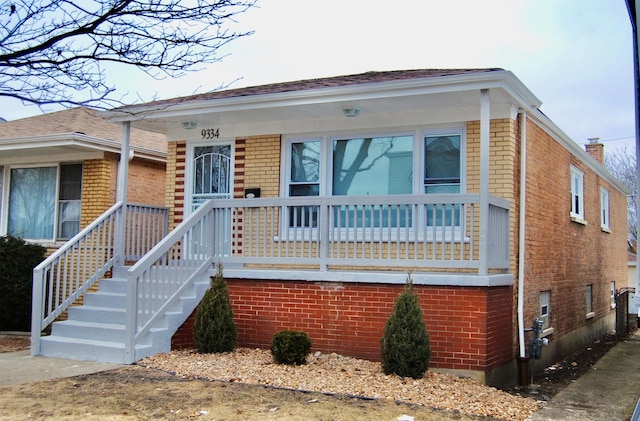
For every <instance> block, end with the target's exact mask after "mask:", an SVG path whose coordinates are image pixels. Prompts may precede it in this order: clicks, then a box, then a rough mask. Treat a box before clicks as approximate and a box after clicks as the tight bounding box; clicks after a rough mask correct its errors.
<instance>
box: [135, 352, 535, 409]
mask: <svg viewBox="0 0 640 421" xmlns="http://www.w3.org/2000/svg"><path fill="white" fill-rule="evenodd" d="M138 364H139V365H142V366H145V367H150V368H157V369H160V370H163V371H168V372H171V373H174V374H175V375H177V376H181V377H184V378H199V379H207V380H218V381H226V382H239V383H247V384H256V385H266V386H272V387H280V388H287V389H297V390H305V391H315V392H322V393H328V394H340V395H350V396H359V397H366V398H374V399H391V400H393V401H399V402H406V403H412V404H419V405H424V406H426V407H429V408H438V409H446V410H452V411H459V412H461V413H464V414H468V415H477V416H488V417H494V418H498V419H503V420H524V419H526V418H527V417H528V416H529V415H530V414H531V413H532V412H534V411H536V410H537V409H539V408H540V405H541V404H540V403H539V402H537V401H535V400H533V399H530V398H524V397H520V396H514V395H511V394H509V393H507V392H504V391H501V390H499V389H496V388H493V387H488V386H485V385H483V384H480V383H478V382H476V381H474V380H471V379H467V378H460V377H457V376H453V375H449V374H442V373H435V372H433V371H431V370H429V371H427V373H426V374H425V376H424V377H423V378H422V379H420V380H414V379H411V378H402V377H399V376H395V375H389V376H387V375H385V374H384V373H383V372H382V369H381V367H380V363H376V362H371V361H367V360H360V359H356V358H351V357H345V356H341V355H337V354H320V353H319V352H316V353H315V354H313V355H310V356H309V357H308V358H307V364H305V365H300V366H286V365H280V364H276V363H275V362H274V361H273V358H272V356H271V353H270V352H269V351H268V350H263V349H248V348H238V349H236V350H235V351H233V352H229V353H222V354H198V353H197V352H195V351H172V352H171V353H168V354H159V355H156V356H153V357H148V358H145V359H143V360H141V361H139V362H138Z"/></svg>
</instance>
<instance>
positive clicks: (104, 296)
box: [84, 291, 127, 308]
mask: <svg viewBox="0 0 640 421" xmlns="http://www.w3.org/2000/svg"><path fill="white" fill-rule="evenodd" d="M84 304H86V305H88V306H94V307H111V308H124V307H125V306H126V304H127V295H126V294H125V293H122V292H105V291H98V292H89V293H87V294H85V295H84Z"/></svg>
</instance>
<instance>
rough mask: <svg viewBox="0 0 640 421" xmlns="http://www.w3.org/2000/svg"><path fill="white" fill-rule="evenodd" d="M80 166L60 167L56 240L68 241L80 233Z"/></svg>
mask: <svg viewBox="0 0 640 421" xmlns="http://www.w3.org/2000/svg"><path fill="white" fill-rule="evenodd" d="M81 199H82V164H73V165H61V166H60V189H59V193H58V238H59V239H69V238H71V237H73V236H74V235H75V234H77V233H78V232H79V231H80V210H81V209H80V207H81Z"/></svg>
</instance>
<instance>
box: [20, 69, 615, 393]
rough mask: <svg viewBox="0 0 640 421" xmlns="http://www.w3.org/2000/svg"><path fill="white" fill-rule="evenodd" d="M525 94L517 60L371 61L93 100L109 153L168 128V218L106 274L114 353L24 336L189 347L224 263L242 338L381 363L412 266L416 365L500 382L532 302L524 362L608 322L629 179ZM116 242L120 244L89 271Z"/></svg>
mask: <svg viewBox="0 0 640 421" xmlns="http://www.w3.org/2000/svg"><path fill="white" fill-rule="evenodd" d="M539 107H540V101H539V100H538V99H537V98H536V97H535V96H534V95H533V94H532V93H531V92H530V91H529V90H528V89H527V88H526V87H525V86H524V85H523V84H522V83H521V82H520V81H519V80H518V79H517V78H516V77H515V76H514V75H513V74H512V73H511V72H508V71H504V70H501V69H470V70H407V71H388V72H370V73H364V74H357V75H349V76H339V77H331V78H324V79H314V80H305V81H296V82H287V83H279V84H272V85H265V86H257V87H249V88H241V89H232V90H226V91H219V92H211V93H207V94H201V95H195V96H191V97H186V98H177V99H170V100H165V101H157V102H153V103H148V104H141V105H133V106H128V107H122V108H119V109H116V110H112V111H110V112H107V113H105V115H106V116H107V117H108V118H110V120H111V121H114V122H122V125H123V133H124V134H125V135H124V137H123V152H122V153H123V154H125V153H126V150H125V148H124V146H125V145H126V143H127V141H126V140H127V134H126V133H127V130H128V128H129V127H131V126H133V127H137V128H140V129H147V130H152V131H155V132H158V133H164V134H166V136H167V142H168V162H167V189H168V196H167V206H168V207H169V208H170V211H169V212H170V226H171V227H172V228H174V229H173V231H172V232H171V233H169V235H168V236H167V237H165V238H164V239H163V240H162V241H161V242H160V243H159V244H158V245H157V246H156V247H155V248H154V249H153V250H152V251H151V252H150V253H149V254H147V255H146V256H145V257H143V258H142V259H141V260H139V261H138V262H137V263H136V264H135V265H134V266H133V267H130V268H119V267H114V279H112V280H109V281H100V290H101V291H103V289H104V291H116V290H117V291H120V292H119V294H120V295H119V297H120V298H119V299H120V304H119V305H118V306H119V307H118V309H117V314H118V315H122V317H121V318H118V319H117V320H119V322H118V323H119V324H118V326H121V327H120V328H119V329H121V331H122V332H120V333H118V334H117V335H116V334H114V335H113V340H112V341H113V346H112V348H113V349H116V351H115V352H112V353H107V352H106V350H105V351H104V352H103V350H102V348H106V347H107V346H106V345H103V344H102V343H100V344H99V343H97V342H95V341H93V342H92V341H88V342H86V343H83V342H77V341H76V342H74V344H73V346H72V347H69V346H67V347H65V346H64V344H65V343H68V342H69V341H70V339H69V336H73V334H71V333H69V334H65V333H64V332H63V331H64V329H63V327H64V326H61V327H59V328H57V327H56V324H55V323H54V326H53V331H52V335H51V336H50V337H47V338H43V339H42V343H41V344H40V342H39V335H37V334H34V335H33V340H34V346H32V352H33V353H36V354H37V353H40V352H42V353H43V354H45V355H67V356H68V355H70V354H69V352H70V351H69V350H70V349H71V350H73V351H72V354H74V355H75V357H77V358H89V359H91V358H93V359H102V360H110V361H119V362H133V361H136V360H137V359H139V358H142V357H144V356H145V355H149V354H152V353H155V352H161V351H168V350H169V349H170V347H171V343H172V342H173V346H174V347H180V346H184V345H186V344H188V343H189V342H190V341H192V320H193V319H192V318H188V316H189V315H190V314H191V312H192V311H193V309H194V308H195V306H196V305H197V302H198V300H199V297H201V296H202V294H203V293H204V291H205V290H206V288H207V286H208V282H209V279H208V278H209V276H211V275H213V274H214V265H215V264H216V263H222V265H223V266H224V275H225V278H226V279H227V282H228V286H229V291H230V294H231V300H232V304H233V310H234V317H235V321H236V328H237V331H238V344H239V345H240V346H244V347H268V346H269V344H270V341H271V337H272V335H273V334H274V333H275V332H277V331H279V330H282V329H299V330H304V331H306V332H307V333H308V334H309V335H310V337H311V338H312V341H313V348H314V350H318V351H321V352H337V353H341V354H347V355H352V356H357V357H364V358H370V359H374V360H375V359H379V358H380V350H379V348H380V338H381V336H382V332H383V328H384V324H385V322H386V320H387V318H388V317H389V315H390V314H391V311H392V308H393V304H394V302H395V300H396V298H397V296H398V294H399V293H400V292H401V290H402V288H403V286H404V284H405V282H406V280H407V277H408V276H409V274H410V276H411V279H412V281H413V283H414V285H415V290H416V292H417V294H418V295H419V298H420V304H421V306H422V308H423V310H424V318H425V323H426V325H427V328H428V330H429V334H430V338H431V349H432V358H431V362H430V367H432V368H434V369H439V370H448V371H451V372H454V373H459V374H464V375H471V376H474V377H475V378H477V379H479V380H481V381H484V382H486V383H488V384H492V385H505V384H513V383H515V382H517V373H518V371H519V370H518V363H517V361H522V362H521V366H520V368H522V364H524V361H526V357H527V356H529V350H528V345H529V341H530V339H531V336H532V333H531V332H530V331H529V328H530V327H531V326H532V325H533V322H534V319H540V320H541V321H542V324H543V332H542V335H543V336H545V337H547V338H548V339H549V340H550V345H549V346H548V347H546V348H545V349H544V350H543V352H542V359H541V362H539V363H537V364H547V363H552V362H554V361H556V360H557V358H559V357H560V356H561V355H562V354H565V353H568V352H570V351H572V350H574V349H576V348H578V347H580V346H582V345H583V344H586V343H588V342H589V341H590V340H592V339H593V338H596V337H599V336H600V335H602V334H603V333H605V332H608V331H610V330H611V329H613V326H614V321H615V320H614V318H615V312H614V311H613V310H612V308H611V300H610V294H611V289H612V288H617V285H618V284H620V283H624V282H626V280H625V277H626V244H627V243H626V231H627V229H626V226H627V222H626V193H627V192H626V190H625V188H624V187H623V186H622V185H621V184H620V183H619V182H618V181H617V180H616V179H615V178H614V177H612V176H611V175H610V174H609V173H608V172H607V171H606V170H605V168H604V166H603V165H602V145H598V144H593V145H590V146H589V148H590V152H589V153H587V152H586V151H584V150H583V149H582V148H581V147H579V146H578V145H577V144H576V143H575V142H574V141H573V140H571V139H570V138H568V137H567V135H565V134H564V133H563V132H562V131H561V130H560V129H559V128H558V127H557V126H556V125H555V124H554V123H553V122H551V121H550V120H549V119H548V118H547V117H546V116H545V115H544V114H543V113H542V112H541V111H540V110H539ZM590 155H593V156H595V157H596V159H594V158H593V157H592V156H590ZM79 241H80V240H79ZM82 241H84V240H82ZM121 254H122V251H119V250H118V249H117V248H116V247H114V252H113V254H112V255H109V256H107V257H106V258H105V259H104V265H103V266H101V269H100V270H99V271H98V272H99V273H101V272H100V271H104V270H105V268H107V269H110V268H111V265H110V263H109V262H110V261H113V262H116V263H114V265H115V266H117V265H118V264H119V263H120V264H121V263H122V261H123V260H124V259H123V258H122V256H121ZM64 264H65V263H64V262H59V263H54V262H51V263H50V264H48V265H47V266H46V267H45V266H43V268H41V269H42V272H43V273H45V275H41V274H40V273H39V272H38V274H37V279H40V278H39V276H44V279H45V281H43V285H44V288H45V289H46V288H47V287H49V288H51V287H50V285H52V284H53V285H54V286H53V288H54V289H57V288H59V287H58V286H57V285H59V282H61V281H60V280H59V279H58V278H56V277H55V276H50V275H46V274H51V273H57V272H56V271H59V269H58V268H59V267H61V266H64ZM94 278H96V277H94ZM91 283H92V282H86V283H85V284H83V288H85V287H86V286H87V285H90V284H91ZM109 294H111V295H109ZM43 295H46V293H43ZM34 297H35V296H34ZM194 297H195V298H194ZM85 299H89V297H86V298H85ZM99 299H100V300H105V301H106V300H107V299H111V300H113V299H114V294H113V293H107V292H105V293H102V294H101V293H98V294H96V297H93V296H92V297H91V300H99ZM42 300H43V301H45V302H46V300H45V299H44V298H42ZM40 301H41V299H40V298H38V297H36V299H34V314H38V312H40V313H42V314H44V317H43V318H42V320H37V323H36V324H35V325H34V326H41V327H42V328H43V329H44V327H46V326H47V325H48V323H49V322H51V321H52V320H53V318H54V317H52V316H51V312H52V311H53V307H55V306H53V307H51V306H49V307H47V306H46V305H44V304H42V305H41V304H39V303H40ZM105 301H101V302H103V303H104V302H105ZM114 314H116V313H114ZM103 317H104V316H103ZM34 320H35V318H34ZM111 320H115V316H114V318H112V319H111ZM185 320H186V323H185ZM113 323H115V322H113ZM105 329H106V328H105ZM95 330H96V327H95V326H93V331H95ZM105 331H106V330H105ZM86 334H87V335H89V334H91V332H88V333H86ZM106 337H107V335H106V333H101V336H100V338H102V340H105V338H106ZM172 338H173V339H172ZM83 345H84V347H85V348H87V349H88V350H90V351H82V349H83ZM100 347H102V348H100ZM65 352H66V353H67V354H65ZM518 357H523V358H520V359H519V358H518ZM537 366H538V367H541V366H542V365H537Z"/></svg>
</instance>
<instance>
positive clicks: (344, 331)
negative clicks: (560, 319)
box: [171, 279, 513, 371]
mask: <svg viewBox="0 0 640 421" xmlns="http://www.w3.org/2000/svg"><path fill="white" fill-rule="evenodd" d="M227 282H228V286H229V292H230V295H231V302H232V305H233V311H234V319H235V322H236V329H237V331H238V346H240V347H250V348H269V345H270V343H271V337H272V335H273V334H274V333H276V332H278V331H280V330H284V329H295V330H303V331H305V332H307V333H308V334H309V336H310V337H311V339H312V341H313V348H312V349H313V351H321V352H325V353H328V352H337V353H339V354H343V355H350V356H354V357H359V358H366V359H369V360H374V361H379V360H380V338H381V337H382V333H383V330H384V325H385V323H386V321H387V318H388V317H389V315H390V314H391V312H392V310H393V304H394V302H395V300H396V299H397V297H398V295H399V294H400V292H401V290H402V288H403V286H402V285H385V284H363V283H357V284H356V283H331V282H304V281H271V282H269V281H251V280H236V279H230V280H227ZM415 290H416V292H417V294H418V296H419V299H420V305H421V307H422V309H423V311H424V315H425V317H424V318H425V323H426V325H427V329H428V331H429V335H430V339H431V350H432V356H431V363H430V366H431V367H438V368H448V369H458V370H480V371H484V370H487V369H490V368H492V367H496V366H498V365H500V364H503V363H505V362H507V361H509V360H511V359H512V358H513V355H512V354H513V353H512V347H513V345H512V331H513V325H512V317H511V309H512V307H513V306H512V304H513V299H512V296H513V293H512V288H511V287H495V288H480V287H478V288H473V287H441V286H421V285H416V286H415ZM193 322H194V315H193V314H192V315H191V316H189V318H188V319H187V321H186V322H185V323H184V325H183V326H182V327H181V328H180V329H179V330H178V332H176V334H175V335H174V337H173V339H172V343H171V347H172V349H184V348H192V347H193Z"/></svg>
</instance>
